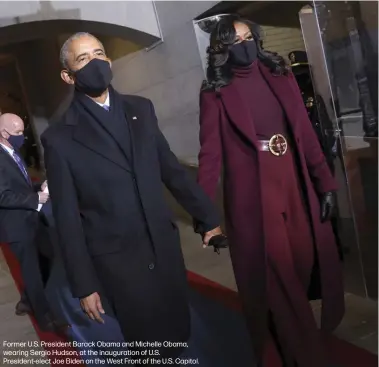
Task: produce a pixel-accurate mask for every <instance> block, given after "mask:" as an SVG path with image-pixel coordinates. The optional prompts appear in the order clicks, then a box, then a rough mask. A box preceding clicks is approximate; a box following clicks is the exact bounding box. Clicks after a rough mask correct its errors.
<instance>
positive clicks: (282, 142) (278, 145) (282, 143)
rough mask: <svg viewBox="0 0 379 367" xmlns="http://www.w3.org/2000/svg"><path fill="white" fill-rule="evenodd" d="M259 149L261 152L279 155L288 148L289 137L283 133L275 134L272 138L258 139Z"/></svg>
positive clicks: (284, 152)
mask: <svg viewBox="0 0 379 367" xmlns="http://www.w3.org/2000/svg"><path fill="white" fill-rule="evenodd" d="M258 149H259V150H260V151H261V152H270V153H271V154H273V155H275V156H277V157H279V156H282V155H284V154H286V152H287V150H288V143H287V139H286V138H285V137H284V136H283V135H281V134H275V135H273V136H272V137H271V138H270V140H258Z"/></svg>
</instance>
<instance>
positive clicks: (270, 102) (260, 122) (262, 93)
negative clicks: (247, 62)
mask: <svg viewBox="0 0 379 367" xmlns="http://www.w3.org/2000/svg"><path fill="white" fill-rule="evenodd" d="M233 72H234V79H233V84H234V85H235V86H236V87H237V88H238V90H239V91H240V94H241V97H242V98H244V99H245V104H246V106H249V107H250V108H251V116H252V119H253V123H254V128H255V132H256V135H257V138H258V139H259V140H269V139H270V138H271V137H272V136H273V135H275V134H283V135H285V133H286V130H287V129H286V117H285V114H284V111H283V109H282V106H281V105H280V103H279V101H278V100H277V98H276V96H275V95H274V93H273V92H272V90H271V88H270V87H269V85H268V84H267V82H266V80H265V79H264V77H263V75H262V74H261V71H260V70H259V66H258V62H257V61H256V62H254V63H253V64H252V65H251V66H249V67H246V68H238V69H237V68H236V69H233Z"/></svg>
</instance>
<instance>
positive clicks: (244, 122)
mask: <svg viewBox="0 0 379 367" xmlns="http://www.w3.org/2000/svg"><path fill="white" fill-rule="evenodd" d="M220 93H221V98H220V101H221V103H222V105H223V107H224V110H225V112H226V114H227V115H228V117H229V120H230V121H231V122H232V123H233V125H234V127H235V128H236V129H237V130H238V131H239V132H240V133H241V134H242V135H243V136H244V137H245V138H247V139H248V141H249V142H250V143H252V144H253V145H254V146H256V145H257V137H256V133H255V129H254V124H253V122H252V121H253V119H252V116H251V112H250V108H249V106H247V105H246V104H245V102H244V99H243V98H242V97H241V95H240V91H239V90H238V88H235V87H234V86H233V84H231V85H230V86H228V87H225V88H221V90H220Z"/></svg>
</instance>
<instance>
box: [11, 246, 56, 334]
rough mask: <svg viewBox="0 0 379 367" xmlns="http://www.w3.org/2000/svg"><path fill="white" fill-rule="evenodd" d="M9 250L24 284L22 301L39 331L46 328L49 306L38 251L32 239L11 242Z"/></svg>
mask: <svg viewBox="0 0 379 367" xmlns="http://www.w3.org/2000/svg"><path fill="white" fill-rule="evenodd" d="M9 247H10V250H11V251H12V253H13V254H14V255H15V257H16V258H17V260H18V262H19V264H20V268H21V276H22V280H23V282H24V293H23V294H22V296H21V300H22V301H26V302H28V303H29V305H30V307H31V308H32V311H33V314H34V317H35V319H36V321H37V323H38V326H39V327H40V328H41V329H45V328H46V326H47V323H48V321H50V320H48V318H47V315H48V314H49V306H48V302H47V299H46V297H45V291H44V279H43V278H44V277H46V274H45V276H44V274H43V272H42V268H41V263H40V259H39V255H40V254H39V251H38V249H37V246H36V243H35V240H34V239H31V240H26V241H21V242H13V243H10V244H9Z"/></svg>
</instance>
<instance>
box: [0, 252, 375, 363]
mask: <svg viewBox="0 0 379 367" xmlns="http://www.w3.org/2000/svg"><path fill="white" fill-rule="evenodd" d="M1 247H2V250H3V253H4V256H5V259H6V261H7V264H8V266H9V268H10V271H11V274H12V276H13V279H14V280H15V283H16V285H17V288H18V290H19V291H21V290H22V287H23V285H22V279H21V274H20V269H19V265H18V262H17V260H16V259H15V258H14V256H13V254H12V253H11V251H10V250H9V247H8V245H1ZM187 273H188V281H189V284H190V286H191V288H193V289H194V290H196V291H198V292H199V293H201V294H203V295H205V296H207V297H210V298H212V299H214V300H216V301H218V302H221V303H222V304H224V305H225V306H226V307H228V308H231V309H233V310H237V311H241V305H240V303H239V299H238V295H237V293H236V292H234V291H233V290H231V289H229V288H226V287H224V286H222V285H220V284H218V283H215V282H213V281H210V280H208V279H206V278H204V277H202V276H200V275H197V274H195V273H192V272H187ZM31 321H32V323H33V326H34V328H35V330H36V332H37V334H38V336H39V338H40V340H42V341H46V342H55V341H65V340H63V339H62V338H60V337H59V336H58V335H56V334H54V333H49V332H44V331H41V330H40V329H39V328H38V326H37V324H36V322H35V321H34V320H33V318H31ZM327 345H328V351H329V354H330V356H331V359H332V361H333V362H334V363H336V364H337V365H338V366H341V367H377V366H378V357H377V356H376V355H375V354H372V353H370V352H368V351H366V350H364V349H361V348H358V347H356V346H354V345H352V344H350V343H347V342H345V341H342V340H339V339H337V338H335V337H331V338H330V339H329V340H328V343H327ZM45 349H46V350H48V351H50V350H53V349H54V348H45ZM54 358H56V359H57V360H59V363H54V364H59V365H61V366H64V367H68V366H70V365H72V363H71V364H70V365H69V364H65V363H64V360H65V357H54ZM75 365H76V366H80V364H75ZM279 365H280V364H279V360H278V356H277V354H276V352H275V350H274V349H271V348H270V350H268V352H267V353H266V360H265V366H266V367H278V366H279ZM231 367H235V366H231Z"/></svg>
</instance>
